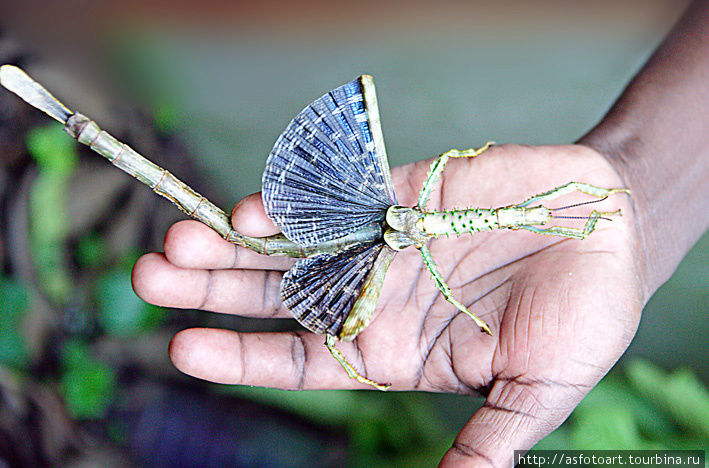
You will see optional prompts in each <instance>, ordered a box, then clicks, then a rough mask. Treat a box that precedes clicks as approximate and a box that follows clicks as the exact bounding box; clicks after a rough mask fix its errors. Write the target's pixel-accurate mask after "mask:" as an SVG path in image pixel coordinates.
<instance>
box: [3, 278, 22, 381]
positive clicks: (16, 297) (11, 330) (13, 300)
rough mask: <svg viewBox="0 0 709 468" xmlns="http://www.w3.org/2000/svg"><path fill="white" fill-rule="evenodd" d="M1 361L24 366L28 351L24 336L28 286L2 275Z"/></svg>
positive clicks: (6, 363) (5, 363)
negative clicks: (23, 327) (23, 326)
mask: <svg viewBox="0 0 709 468" xmlns="http://www.w3.org/2000/svg"><path fill="white" fill-rule="evenodd" d="M0 304H2V305H3V307H2V311H0V363H1V364H4V365H11V366H19V367H21V366H23V365H25V364H26V363H27V359H28V351H27V347H26V345H25V340H24V337H23V336H22V322H23V320H24V317H25V315H26V313H27V290H26V288H25V287H24V286H23V285H22V284H20V283H18V282H16V281H13V280H11V279H9V278H6V277H0Z"/></svg>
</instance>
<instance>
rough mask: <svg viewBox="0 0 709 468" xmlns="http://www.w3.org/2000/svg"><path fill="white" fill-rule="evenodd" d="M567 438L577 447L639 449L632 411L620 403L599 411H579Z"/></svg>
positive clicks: (639, 440) (640, 442)
mask: <svg viewBox="0 0 709 468" xmlns="http://www.w3.org/2000/svg"><path fill="white" fill-rule="evenodd" d="M574 421H575V424H574V425H573V427H572V429H571V432H570V434H569V438H570V440H571V445H572V446H573V448H575V449H579V450H596V449H606V450H622V449H640V448H642V446H643V440H642V438H641V437H640V432H639V431H638V428H637V425H636V424H635V417H634V415H633V413H632V411H631V410H630V409H629V408H627V407H624V406H620V405H613V404H612V405H608V406H606V408H604V410H603V411H602V412H601V411H593V412H591V411H588V412H582V414H580V415H577V417H576V418H575V419H574Z"/></svg>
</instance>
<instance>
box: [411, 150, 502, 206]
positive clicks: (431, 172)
mask: <svg viewBox="0 0 709 468" xmlns="http://www.w3.org/2000/svg"><path fill="white" fill-rule="evenodd" d="M494 144H495V142H494V141H488V142H487V143H485V144H484V145H483V146H481V147H480V148H477V149H475V148H470V149H467V150H465V151H460V150H457V149H452V150H450V151H446V152H445V153H443V154H442V155H440V156H439V157H438V159H436V160H435V161H433V162H432V163H431V167H429V169H428V174H426V182H424V183H423V187H422V188H421V193H419V200H418V203H417V204H416V205H417V206H418V207H419V208H424V207H425V206H426V203H427V202H428V198H429V196H430V195H431V192H432V191H433V186H434V185H435V184H436V182H438V179H439V178H440V177H441V173H442V172H443V169H445V167H446V163H448V159H449V158H474V157H475V156H479V155H480V154H482V153H484V152H485V150H487V149H488V148H489V147H491V146H492V145H494Z"/></svg>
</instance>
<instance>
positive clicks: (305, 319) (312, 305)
mask: <svg viewBox="0 0 709 468" xmlns="http://www.w3.org/2000/svg"><path fill="white" fill-rule="evenodd" d="M382 248H387V247H384V245H383V244H382V243H376V244H362V245H359V246H357V247H353V248H351V249H349V250H345V251H344V252H340V253H338V254H322V255H318V256H316V257H312V258H305V259H302V260H299V261H298V262H297V263H296V264H295V265H293V267H292V268H291V269H290V270H289V271H288V272H286V274H285V275H284V276H283V280H282V281H281V298H282V299H283V303H284V304H285V306H286V307H288V309H290V311H291V313H292V314H293V316H294V317H295V318H296V320H298V322H300V324H301V325H303V326H304V327H305V328H307V329H309V330H310V331H312V332H314V333H318V334H328V335H333V336H338V335H339V333H340V331H341V329H342V326H343V324H344V323H345V320H346V319H347V316H348V315H349V313H350V310H352V306H353V305H354V303H355V301H356V300H357V298H358V297H359V296H360V293H361V291H362V287H363V285H364V283H365V280H366V278H367V275H368V274H369V272H370V270H371V269H372V266H373V265H374V262H375V260H376V258H377V256H378V255H379V253H380V251H381V250H382ZM387 249H388V248H387Z"/></svg>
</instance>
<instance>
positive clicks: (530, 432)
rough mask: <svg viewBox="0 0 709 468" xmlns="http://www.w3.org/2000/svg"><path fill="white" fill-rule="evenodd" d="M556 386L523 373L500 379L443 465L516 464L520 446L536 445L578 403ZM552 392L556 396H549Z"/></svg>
mask: <svg viewBox="0 0 709 468" xmlns="http://www.w3.org/2000/svg"><path fill="white" fill-rule="evenodd" d="M551 387H554V383H550V382H546V381H537V380H533V379H528V378H527V377H522V376H520V377H514V378H509V379H506V380H497V381H496V382H495V384H494V385H493V387H492V389H491V391H490V394H489V395H488V397H487V399H486V400H485V403H484V404H483V406H482V407H481V408H480V409H478V411H476V412H475V414H474V415H473V417H472V418H471V419H470V420H469V421H468V422H467V423H466V424H465V427H463V430H462V431H461V432H460V434H458V437H456V439H455V442H453V445H452V446H451V448H450V449H448V451H447V452H446V454H445V456H444V457H443V460H442V461H441V464H440V466H441V467H446V468H449V467H459V466H460V467H462V466H465V467H476V466H484V467H491V466H493V467H508V466H514V465H515V463H516V460H514V451H515V450H524V451H526V450H529V449H531V448H532V447H533V446H534V444H536V443H537V442H538V441H539V440H541V439H542V438H543V437H546V436H547V435H548V434H549V433H551V431H553V430H554V429H556V428H557V427H558V426H559V425H560V424H561V423H562V422H563V421H564V419H566V418H567V417H568V415H569V414H570V413H571V410H572V409H573V407H574V406H575V404H572V405H571V406H569V407H568V408H567V407H566V405H568V402H569V401H570V400H571V399H573V397H572V396H571V395H569V394H567V391H566V390H567V389H560V390H561V392H562V393H563V395H560V394H558V393H555V392H554V389H553V388H551ZM550 391H551V392H552V393H551V399H553V400H554V401H549V400H550V398H549V397H550ZM578 398H579V397H578V396H577V397H576V399H578ZM562 402H563V403H562ZM576 403H578V401H576ZM560 406H563V408H560Z"/></svg>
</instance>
